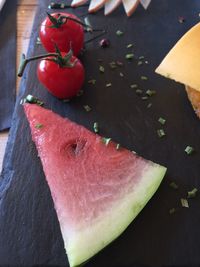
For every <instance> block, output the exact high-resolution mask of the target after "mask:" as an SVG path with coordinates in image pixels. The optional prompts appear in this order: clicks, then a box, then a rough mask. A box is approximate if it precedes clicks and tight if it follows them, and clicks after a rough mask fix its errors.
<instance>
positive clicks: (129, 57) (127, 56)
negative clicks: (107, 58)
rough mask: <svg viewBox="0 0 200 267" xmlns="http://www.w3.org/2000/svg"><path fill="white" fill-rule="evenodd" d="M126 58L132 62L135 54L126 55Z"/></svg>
mask: <svg viewBox="0 0 200 267" xmlns="http://www.w3.org/2000/svg"><path fill="white" fill-rule="evenodd" d="M125 58H126V59H128V60H131V59H133V58H134V54H133V53H130V54H126V56H125Z"/></svg>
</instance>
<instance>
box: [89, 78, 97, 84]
mask: <svg viewBox="0 0 200 267" xmlns="http://www.w3.org/2000/svg"><path fill="white" fill-rule="evenodd" d="M88 83H89V84H93V85H95V84H96V80H95V79H91V80H89V81H88Z"/></svg>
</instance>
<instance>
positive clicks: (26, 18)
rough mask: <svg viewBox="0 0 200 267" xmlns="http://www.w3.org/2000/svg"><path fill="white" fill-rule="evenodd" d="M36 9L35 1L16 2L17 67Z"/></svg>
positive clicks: (0, 136) (0, 141)
mask: <svg viewBox="0 0 200 267" xmlns="http://www.w3.org/2000/svg"><path fill="white" fill-rule="evenodd" d="M36 8H37V0H18V7H17V63H16V64H17V66H18V63H19V58H20V55H21V53H22V52H23V53H26V51H27V48H28V44H29V40H30V34H31V29H32V23H33V19H34V14H35V11H36ZM19 82H20V80H19V79H17V84H16V88H18V87H19ZM7 138H8V132H7V131H6V132H3V133H0V171H1V168H2V161H3V157H4V152H5V147H6V142H7Z"/></svg>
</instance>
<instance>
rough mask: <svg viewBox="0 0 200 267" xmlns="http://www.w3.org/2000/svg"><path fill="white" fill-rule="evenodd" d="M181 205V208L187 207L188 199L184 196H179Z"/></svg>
mask: <svg viewBox="0 0 200 267" xmlns="http://www.w3.org/2000/svg"><path fill="white" fill-rule="evenodd" d="M181 205H182V207H183V208H189V204H188V201H187V199H185V198H181Z"/></svg>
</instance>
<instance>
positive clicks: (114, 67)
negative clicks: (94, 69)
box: [109, 61, 117, 69]
mask: <svg viewBox="0 0 200 267" xmlns="http://www.w3.org/2000/svg"><path fill="white" fill-rule="evenodd" d="M109 66H110V68H111V69H116V68H117V64H116V62H115V61H112V62H110V63H109Z"/></svg>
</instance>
